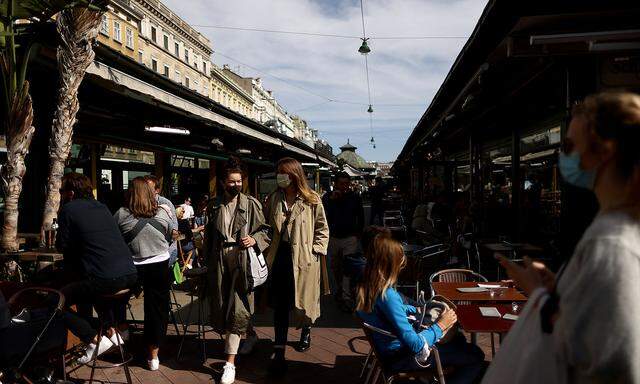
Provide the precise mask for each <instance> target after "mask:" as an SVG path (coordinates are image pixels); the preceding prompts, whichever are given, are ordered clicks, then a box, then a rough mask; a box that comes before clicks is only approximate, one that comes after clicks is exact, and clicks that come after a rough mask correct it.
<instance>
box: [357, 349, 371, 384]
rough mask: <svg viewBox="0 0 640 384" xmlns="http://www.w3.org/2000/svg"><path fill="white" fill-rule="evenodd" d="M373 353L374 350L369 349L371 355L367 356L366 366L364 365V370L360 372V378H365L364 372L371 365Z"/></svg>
mask: <svg viewBox="0 0 640 384" xmlns="http://www.w3.org/2000/svg"><path fill="white" fill-rule="evenodd" d="M372 353H373V349H369V354H368V355H367V358H366V360H365V361H364V364H363V365H362V370H361V371H360V378H362V376H364V372H365V371H366V370H367V366H368V365H369V359H371V354H372Z"/></svg>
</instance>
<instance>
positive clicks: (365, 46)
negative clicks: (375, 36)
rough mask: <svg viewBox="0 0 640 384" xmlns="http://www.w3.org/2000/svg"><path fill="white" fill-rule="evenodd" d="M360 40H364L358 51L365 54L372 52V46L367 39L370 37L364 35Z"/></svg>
mask: <svg viewBox="0 0 640 384" xmlns="http://www.w3.org/2000/svg"><path fill="white" fill-rule="evenodd" d="M360 40H362V45H361V46H360V48H358V52H360V53H361V54H363V55H367V54H369V52H371V48H369V44H367V40H369V38H368V37H363V38H361V39H360Z"/></svg>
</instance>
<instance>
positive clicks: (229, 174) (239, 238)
mask: <svg viewBox="0 0 640 384" xmlns="http://www.w3.org/2000/svg"><path fill="white" fill-rule="evenodd" d="M242 176H243V171H242V166H241V165H240V163H239V160H237V159H235V158H231V159H229V161H228V162H227V164H226V165H225V170H224V174H223V177H224V181H223V186H224V193H223V194H222V195H221V196H220V195H219V196H218V197H217V198H215V199H214V200H213V202H212V203H211V204H210V205H209V207H208V208H207V213H208V216H209V220H208V224H207V227H206V232H205V237H204V241H205V249H204V254H205V257H206V259H207V267H208V273H209V276H208V279H209V284H210V287H209V292H208V295H207V296H208V299H209V303H210V309H211V311H210V313H211V323H212V326H213V327H214V329H216V330H217V331H218V332H220V333H225V354H226V355H227V363H226V364H225V366H224V370H223V373H222V378H221V380H220V382H221V383H222V384H231V383H233V381H234V380H235V357H236V354H238V353H240V354H246V353H249V352H250V351H251V349H253V346H254V345H255V343H256V341H257V336H256V334H255V332H254V331H253V329H252V327H251V316H252V314H253V309H254V300H253V292H252V290H251V287H250V282H249V280H250V279H249V278H250V277H251V271H248V270H247V269H248V268H247V256H248V255H247V254H248V251H247V249H249V248H251V247H252V248H253V249H254V250H255V252H256V254H258V255H259V254H260V253H261V252H262V251H263V250H265V249H266V248H267V247H268V245H269V236H268V226H267V225H266V224H265V220H264V215H263V213H262V206H261V204H260V202H259V201H258V200H256V199H255V198H253V197H251V196H248V195H245V194H244V193H241V192H240V191H241V190H242ZM245 334H246V335H247V338H246V340H245V342H244V344H243V345H242V348H240V338H241V336H242V335H245Z"/></svg>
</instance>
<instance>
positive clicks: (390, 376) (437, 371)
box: [360, 319, 445, 384]
mask: <svg viewBox="0 0 640 384" xmlns="http://www.w3.org/2000/svg"><path fill="white" fill-rule="evenodd" d="M360 326H361V327H362V331H363V332H364V334H365V336H366V338H367V341H368V342H369V346H370V347H371V351H370V352H369V356H368V357H367V360H366V361H365V366H364V368H363V371H362V373H364V371H365V370H366V369H367V364H368V365H369V367H368V368H369V370H368V373H367V377H366V378H365V381H364V384H369V383H371V384H377V383H378V380H379V379H380V376H382V380H383V382H384V383H387V384H391V383H393V382H394V381H396V380H410V379H419V378H423V377H429V378H431V379H433V378H437V379H438V383H441V384H445V380H444V371H443V369H442V363H441V362H440V354H439V353H438V349H437V348H436V346H435V345H434V346H433V347H432V348H431V353H433V360H434V362H435V367H433V366H430V367H427V368H424V369H420V370H415V371H400V372H393V371H392V370H391V368H390V367H389V366H388V364H385V363H384V362H383V360H382V359H380V352H379V351H378V350H377V349H376V347H375V344H374V342H373V334H374V333H379V334H382V335H385V336H388V337H390V338H393V339H395V338H396V336H395V335H394V334H393V333H391V332H388V331H385V330H384V329H380V328H377V327H374V326H373V325H371V324H368V323H366V322H364V321H363V320H362V319H360Z"/></svg>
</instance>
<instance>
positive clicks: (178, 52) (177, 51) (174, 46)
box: [173, 43, 180, 57]
mask: <svg viewBox="0 0 640 384" xmlns="http://www.w3.org/2000/svg"><path fill="white" fill-rule="evenodd" d="M173 48H174V50H175V54H176V57H180V44H178V43H173Z"/></svg>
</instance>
